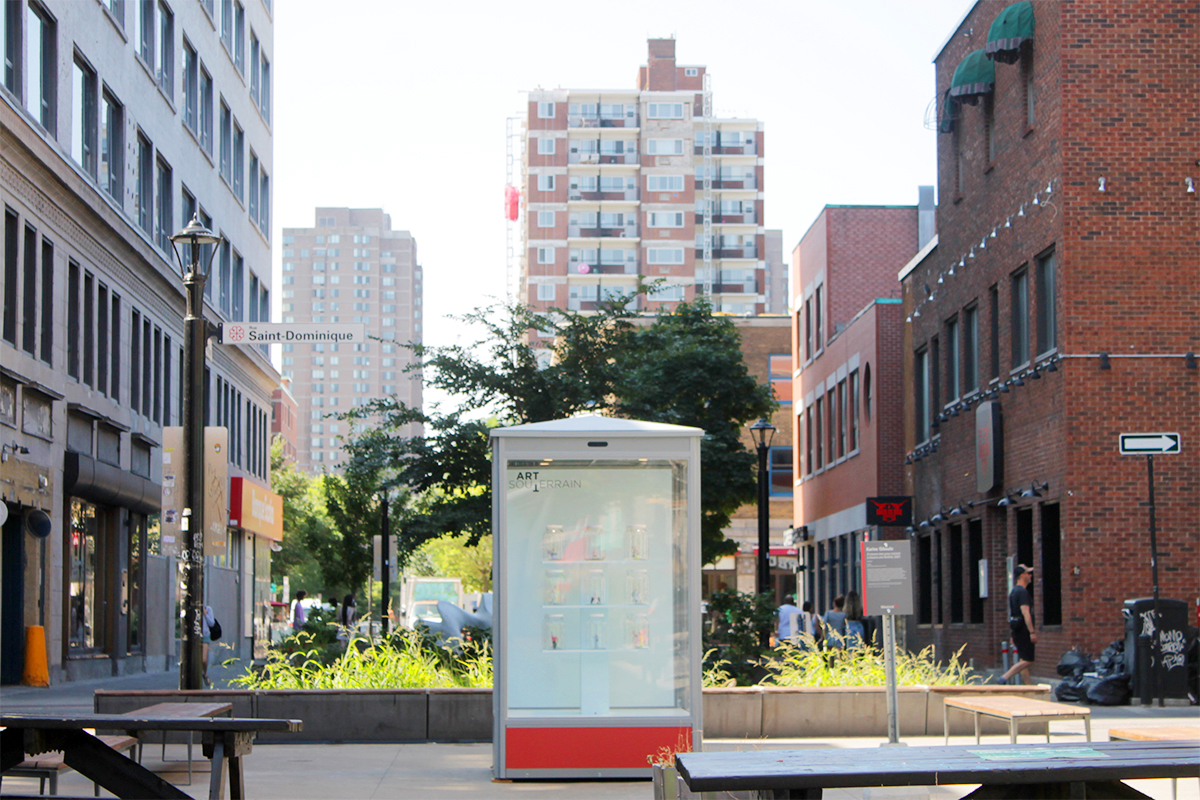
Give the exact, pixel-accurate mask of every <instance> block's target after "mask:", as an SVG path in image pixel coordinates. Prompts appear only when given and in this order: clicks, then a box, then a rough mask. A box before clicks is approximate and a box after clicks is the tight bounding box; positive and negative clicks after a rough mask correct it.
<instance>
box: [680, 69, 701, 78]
mask: <svg viewBox="0 0 1200 800" xmlns="http://www.w3.org/2000/svg"><path fill="white" fill-rule="evenodd" d="M683 74H684V75H685V76H686V77H688V78H695V77H697V76H698V75H699V74H700V70H699V68H697V67H684V68H683Z"/></svg>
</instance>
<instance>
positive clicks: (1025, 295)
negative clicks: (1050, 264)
mask: <svg viewBox="0 0 1200 800" xmlns="http://www.w3.org/2000/svg"><path fill="white" fill-rule="evenodd" d="M1011 331H1012V367H1011V368H1012V369H1016V368H1017V367H1020V366H1021V365H1022V364H1025V363H1027V362H1028V361H1029V273H1028V272H1027V271H1026V270H1021V271H1020V272H1018V273H1017V274H1015V275H1013V276H1012V319H1011Z"/></svg>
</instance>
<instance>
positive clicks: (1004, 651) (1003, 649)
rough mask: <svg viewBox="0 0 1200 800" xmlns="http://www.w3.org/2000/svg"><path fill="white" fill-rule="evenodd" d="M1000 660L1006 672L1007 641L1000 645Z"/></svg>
mask: <svg viewBox="0 0 1200 800" xmlns="http://www.w3.org/2000/svg"><path fill="white" fill-rule="evenodd" d="M1000 658H1001V660H1002V661H1003V662H1004V671H1005V672H1008V666H1009V664H1008V640H1007V639H1005V640H1004V641H1003V642H1001V643H1000Z"/></svg>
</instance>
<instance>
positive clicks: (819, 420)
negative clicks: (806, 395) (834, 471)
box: [813, 395, 825, 469]
mask: <svg viewBox="0 0 1200 800" xmlns="http://www.w3.org/2000/svg"><path fill="white" fill-rule="evenodd" d="M813 415H814V419H815V430H814V431H813V435H814V436H816V443H817V467H816V468H817V469H821V468H822V467H824V466H825V434H824V431H825V428H824V425H825V396H824V395H822V396H821V397H818V398H817V404H816V405H815V406H814V407H813Z"/></svg>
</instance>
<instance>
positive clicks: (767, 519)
mask: <svg viewBox="0 0 1200 800" xmlns="http://www.w3.org/2000/svg"><path fill="white" fill-rule="evenodd" d="M769 449H770V448H769V447H767V443H766V442H759V443H758V581H757V586H756V590H757V592H758V593H759V594H762V593H763V592H765V591H767V590H769V589H770V587H771V572H770V566H769V565H768V561H767V557H768V556H769V555H770V551H771V508H770V499H769V498H770V495H769V493H768V491H769V484H768V475H767V452H768V450H769ZM760 638H761V639H762V644H763V646H766V645H767V644H769V643H770V639H771V632H770V631H769V630H764V631H762V633H761V635H760Z"/></svg>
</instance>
